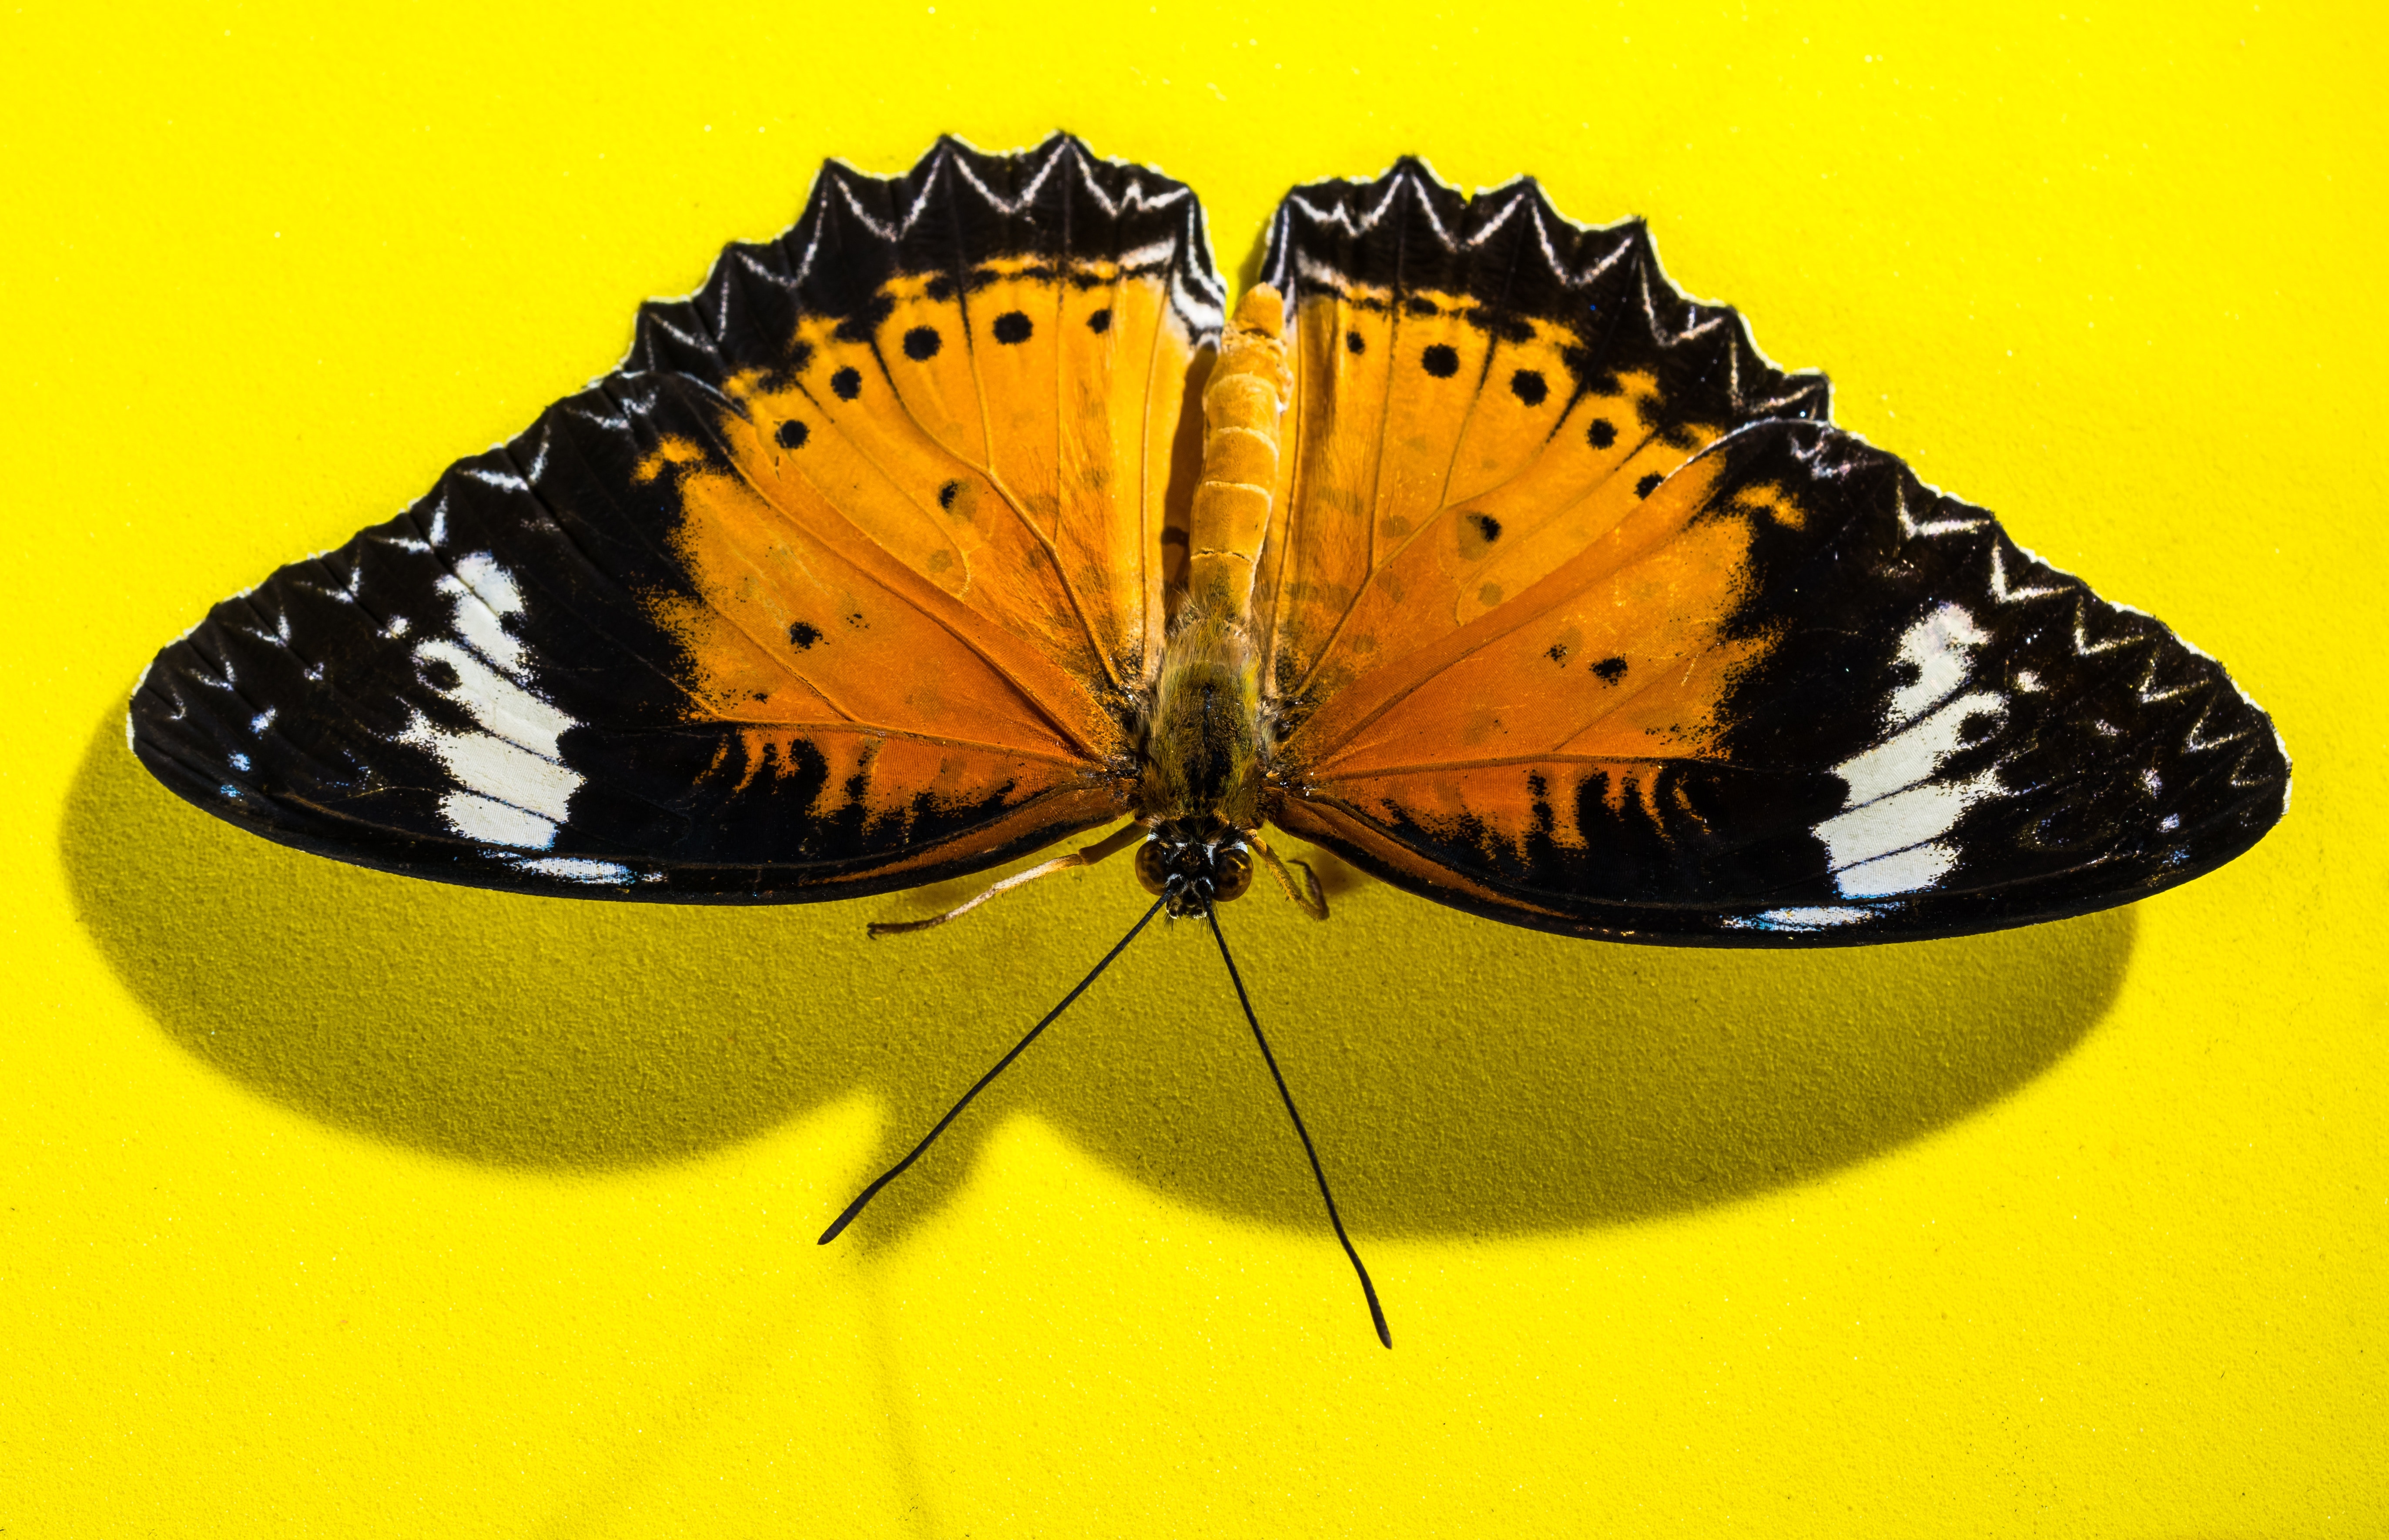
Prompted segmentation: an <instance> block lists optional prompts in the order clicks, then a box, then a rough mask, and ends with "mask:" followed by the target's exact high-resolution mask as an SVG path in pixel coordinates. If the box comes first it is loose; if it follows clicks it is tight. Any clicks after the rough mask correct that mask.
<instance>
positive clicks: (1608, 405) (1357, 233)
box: [1255, 162, 2289, 946]
mask: <svg viewBox="0 0 2389 1540" xmlns="http://www.w3.org/2000/svg"><path fill="white" fill-rule="evenodd" d="M1263 266H1264V272H1263V276H1264V278H1265V280H1266V281H1268V282H1271V283H1272V284H1274V285H1276V286H1278V287H1279V288H1280V289H1281V290H1282V291H1283V292H1284V294H1285V295H1286V296H1287V297H1288V299H1289V302H1290V305H1291V320H1290V322H1289V328H1290V333H1291V347H1290V349H1289V351H1290V353H1291V355H1292V357H1293V359H1294V362H1295V374H1296V384H1295V390H1294V397H1293V401H1294V404H1293V407H1292V410H1291V412H1290V414H1289V415H1290V417H1291V419H1292V420H1291V421H1290V422H1289V424H1288V425H1287V426H1286V428H1285V430H1284V439H1285V441H1286V443H1287V445H1288V448H1287V451H1286V452H1285V453H1284V457H1283V459H1282V461H1281V471H1280V479H1279V486H1278V488H1277V494H1276V503H1275V507H1274V511H1273V514H1272V524H1271V532H1270V538H1269V542H1268V544H1267V546H1266V547H1265V549H1264V554H1263V558H1262V563H1261V570H1260V572H1259V575H1258V581H1257V584H1256V596H1255V615H1256V624H1257V627H1258V630H1259V631H1260V635H1261V644H1262V646H1263V649H1264V669H1265V675H1264V677H1265V681H1266V686H1267V689H1268V690H1269V692H1270V693H1271V694H1270V702H1271V711H1272V713H1273V718H1274V720H1273V728H1274V732H1275V735H1276V745H1275V752H1274V761H1273V766H1272V770H1271V776H1272V791H1271V803H1270V816H1271V819H1272V821H1275V822H1277V823H1278V824H1280V825H1281V826H1283V827H1284V828H1286V829H1288V830H1290V831H1292V832H1293V833H1296V834H1300V835H1303V836H1305V837H1307V838H1309V839H1312V840H1316V841H1318V842H1320V843H1322V844H1324V845H1326V846H1330V847H1331V848H1334V849H1335V850H1338V851H1339V852H1341V853H1342V854H1344V855H1346V856H1347V857H1348V858H1350V859H1352V860H1354V861H1355V862H1357V863H1359V864H1360V865H1361V866H1362V867H1363V868H1365V869H1367V870H1369V871H1372V872H1375V873H1377V874H1378V875H1380V876H1382V877H1384V878H1385V879H1386V880H1387V881H1389V882H1392V883H1395V884H1397V885H1401V886H1403V887H1405V888H1408V889H1410V890H1411V891H1412V892H1415V893H1418V894H1421V895H1424V896H1425V897H1431V898H1435V899H1438V900H1440V901H1443V902H1446V903H1450V904H1453V905H1456V906H1458V907H1460V908H1463V909H1466V910H1474V911H1476V912H1478V913H1482V914H1487V915H1490V916H1492V917H1495V918H1498V919H1502V920H1507V921H1511V922H1514V923H1521V924H1527V925H1532V926H1537V927H1539V928H1543V929H1549V930H1553V931H1559V932H1565V933H1569V934H1577V935H1598V936H1606V937H1613V938H1618V939H1630V940H1638V941H1654V942H1673V943H1692V944H1709V945H1767V946H1787V945H1790V946H1801V945H1841V944H1849V943H1858V942H1871V941H1884V940H1897V939H1907V938H1914V937H1922V936H1929V935H1949V934H1955V933H1960V932H1966V931H1977V930H1987V929H1993V928H1997V927H1999V926H2003V925H2012V924H2021V923H2029V922H2032V921H2038V920H2046V919H2052V918H2057V917H2059V916H2063V915H2067V914H2074V913H2080V912H2083V911H2086V910H2094V909H2099V908H2103V907H2106V906H2108V905H2111V904H2115V903H2121V902H2125V901H2127V900H2129V899H2132V898H2136V897H2141V896H2143V895H2145V894H2147V893H2151V892H2154V891H2156V890H2158V889H2160V888H2164V887H2166V886H2169V885H2173V884H2175V883H2178V882H2182V881H2185V880H2187V879H2188V878H2190V877H2192V876H2195V875H2197V874H2198V873H2200V872H2204V871H2206V870H2209V869H2211V868H2213V867H2215V866H2217V865H2219V864H2221V863H2222V862H2224V861H2226V860H2229V859H2231V858H2232V857H2233V856H2235V855H2237V854H2239V853H2240V852H2241V851H2242V850H2244V849H2246V848H2247V847H2248V846H2251V845H2253V844H2255V841H2256V840H2257V839H2258V838H2260V837H2261V836H2262V835H2263V834H2264V833H2265V831H2266V830H2267V829H2268V828H2270V827H2271V826H2272V824H2273V823H2274V822H2275V821H2277V820H2278V819H2279V818H2280V814H2281V811H2282V809H2283V808H2284V807H2285V806H2286V804H2287V798H2288V792H2289V766H2288V760H2287V758H2286V757H2285V756H2284V754H2283V751H2282V749H2281V746H2280V740H2279V738H2278V736H2277V735H2276V734H2275V733H2274V732H2273V729H2272V725H2271V723H2270V721H2269V720H2268V719H2267V718H2266V716H2265V714H2264V713H2263V712H2262V711H2261V710H2259V709H2257V707H2256V706H2255V705H2254V704H2253V703H2251V702H2250V701H2249V700H2248V699H2247V698H2246V696H2245V695H2243V694H2242V693H2241V692H2240V691H2239V690H2238V689H2237V688H2236V687H2235V686H2234V685H2233V684H2232V683H2231V681H2230V680H2229V678H2228V677H2227V676H2226V675H2225V674H2224V672H2223V670H2222V668H2220V667H2219V666H2218V665H2217V664H2216V663H2215V662H2214V661H2213V660H2212V659H2211V658H2208V657H2206V656H2205V655H2203V654H2200V653H2198V652H2196V651H2194V650H2193V649H2191V648H2190V647H2189V646H2187V645H2186V644H2184V643H2181V642H2180V641H2179V640H2178V639H2177V638H2176V637H2174V635H2173V634H2172V633H2171V632H2170V631H2168V630H2165V627H2164V626H2162V625H2160V624H2158V623H2157V622H2156V621H2154V620H2153V619H2151V618H2149V617H2146V616H2143V615H2140V614H2138V613H2137V612H2134V611H2130V610H2127V609H2122V608H2119V607H2117V606H2115V605H2108V604H2105V603H2103V602H2102V601H2101V600H2100V599H2099V598H2098V597H2097V596H2096V595H2095V594H2093V593H2091V592H2089V589H2088V588H2087V587H2086V586H2085V585H2083V584H2082V583H2081V582H2080V581H2079V580H2078V579H2074V578H2071V577H2068V576H2066V575H2064V574H2062V573H2059V572H2056V571H2054V570H2052V569H2050V567H2048V566H2044V565H2042V564H2041V563H2039V562H2038V561H2037V560H2035V559H2034V558H2032V557H2031V556H2029V555H2027V554H2025V553H2024V552H2023V551H2021V550H2020V549H2019V548H2018V547H2017V546H2016V545H2015V544H2014V542H2013V541H2011V540H2009V539H2008V537H2007V536H2006V535H2005V533H2004V532H2002V531H2001V530H2000V528H1999V525H1998V523H1997V522H1996V520H1994V519H1993V518H1992V516H1991V515H1988V514H1987V513H1985V512H1983V511H1982V510H1980V509H1977V508H1973V507H1970V506H1967V505H1965V504H1963V503H1958V502H1956V501H1955V500H1952V499H1949V498H1946V497H1944V496H1942V495H1940V494H1939V493H1937V492H1935V491H1933V490H1930V489H1928V488H1925V487H1923V485H1921V484H1920V483H1919V482H1918V481H1917V480H1916V478H1915V477H1913V476H1912V475H1911V474H1910V472H1909V471H1908V469H1907V467H1906V466H1904V465H1901V464H1900V463H1899V462H1898V461H1897V460H1896V459H1894V458H1893V457H1891V456H1889V455H1887V454H1884V453H1883V452H1880V451H1877V450H1874V449H1872V448H1871V447H1870V446H1868V445H1866V444H1864V443H1862V442H1861V441H1859V440H1858V439H1855V438H1853V437H1851V436H1850V435H1848V434H1846V433H1843V432H1841V431H1839V430H1837V429H1835V428H1833V426H1830V424H1829V422H1828V421H1827V393H1826V388H1825V382H1824V380H1823V379H1822V378H1821V377H1820V376H1817V375H1785V374H1783V373H1782V372H1779V371H1778V370H1776V369H1774V368H1773V367H1772V366H1770V365H1769V364H1768V363H1766V361H1765V360H1764V359H1763V358H1762V357H1761V356H1760V355H1759V354H1758V352H1757V350H1756V348H1755V347H1753V345H1752V344H1751V341H1750V338H1749V335H1748V333H1747V331H1746V330H1745V329H1744V326H1743V325H1742V322H1741V320H1740V318H1739V317H1737V316H1736V315H1735V314H1734V313H1733V312H1731V311H1729V310H1724V309H1720V308H1717V307H1712V306H1707V305H1702V304H1696V303H1693V302H1692V301H1689V300H1687V299H1685V298H1684V297H1683V296H1682V295H1680V294H1679V293H1678V292H1677V291H1676V290H1675V289H1674V287H1673V286H1671V285H1669V284H1668V283H1667V279H1666V278H1665V277H1664V276H1663V275H1662V274H1661V273H1660V271H1659V268H1658V264H1657V261H1656V259H1655V257H1654V253H1653V250H1652V248H1651V244H1650V241H1649V238H1648V236H1647V235H1646V233H1645V232H1644V230H1643V229H1642V226H1640V225H1639V224H1634V223H1628V224H1623V225H1619V226H1616V227H1612V228H1608V229H1583V228H1580V227H1578V226H1577V225H1574V224H1571V223H1568V222H1567V221H1565V220H1564V219H1562V218H1561V217H1560V216H1559V215H1558V214H1557V213H1555V212H1554V211H1553V210H1552V208H1551V206H1550V205H1549V204H1548V203H1547V202H1546V201H1545V200H1544V199H1543V197H1542V196H1541V194H1540V193H1539V191H1538V190H1537V188H1536V187H1535V186H1534V185H1533V184H1531V183H1523V182H1522V183H1518V184H1514V185H1510V186H1507V187H1503V188H1501V189H1498V190H1496V191H1493V192H1489V193H1485V194H1482V195H1479V196H1478V197H1476V198H1474V199H1466V198H1463V197H1461V196H1460V195H1459V194H1458V193H1456V192H1454V191H1453V190H1451V189H1450V188H1448V187H1445V186H1443V185H1441V184H1439V183H1438V182H1437V181H1436V180H1435V178H1434V177H1433V176H1432V175H1431V174H1430V173H1428V172H1426V170H1425V169H1424V167H1423V166H1420V165H1418V164H1417V163H1415V162H1404V163H1403V164H1400V165H1398V166H1397V167H1396V168H1395V169H1394V170H1393V171H1391V172H1388V173H1387V174H1386V176H1384V177H1382V178H1380V179H1378V180H1377V181H1375V182H1373V183H1357V182H1333V183H1323V184H1320V185H1313V186H1308V187H1302V188H1298V189H1297V190H1296V191H1295V192H1294V193H1293V194H1291V195H1289V197H1287V198H1286V200H1285V202H1284V205H1283V206H1282V207H1281V209H1280V210H1279V213H1278V216H1277V219H1276V223H1275V224H1274V226H1273V228H1272V232H1271V245H1270V249H1269V252H1268V254H1267V256H1266V258H1265V260H1264V264H1263Z"/></svg>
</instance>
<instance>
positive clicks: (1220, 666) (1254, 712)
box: [1135, 610, 1265, 829]
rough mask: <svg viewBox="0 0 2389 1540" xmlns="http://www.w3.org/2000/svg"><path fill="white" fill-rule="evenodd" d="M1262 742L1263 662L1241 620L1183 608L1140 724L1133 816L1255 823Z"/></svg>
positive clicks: (1238, 826) (1156, 819)
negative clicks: (1139, 769)
mask: <svg viewBox="0 0 2389 1540" xmlns="http://www.w3.org/2000/svg"><path fill="white" fill-rule="evenodd" d="M1264 747H1265V745H1264V738H1263V728H1262V724H1261V708H1260V670H1259V668H1258V665H1257V663H1256V662H1255V659H1254V655H1253V649H1252V646H1251V643H1249V642H1248V641H1247V640H1246V636H1245V631H1244V628H1243V627H1241V626H1238V625H1235V624H1233V623H1231V622H1230V621H1228V620H1227V619H1225V618H1223V617H1220V616H1218V615H1216V614H1213V613H1209V612H1204V611H1194V610H1189V611H1182V612H1181V614H1180V616H1179V624H1178V627H1177V629H1176V630H1174V631H1173V632H1172V633H1171V635H1170V638H1169V644H1168V646H1167V647H1166V648H1164V650H1163V652H1162V661H1161V674H1160V678H1159V679H1158V680H1157V681H1156V683H1155V686H1154V694H1153V706H1152V709H1151V711H1150V713H1149V714H1148V716H1147V719H1146V721H1145V725H1144V741H1143V745H1142V756H1141V757H1142V758H1143V766H1142V774H1141V776H1140V778H1139V780H1138V783H1137V790H1136V806H1135V812H1136V816H1137V818H1138V819H1139V820H1140V821H1143V822H1145V823H1147V824H1148V825H1152V824H1158V823H1162V822H1169V821H1181V820H1187V819H1201V818H1217V819H1220V820H1222V821H1225V822H1226V823H1227V824H1228V825H1229V826H1230V827H1232V828H1235V829H1252V828H1257V827H1258V825H1259V823H1260V795H1261V763H1262V758H1263V753H1264Z"/></svg>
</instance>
